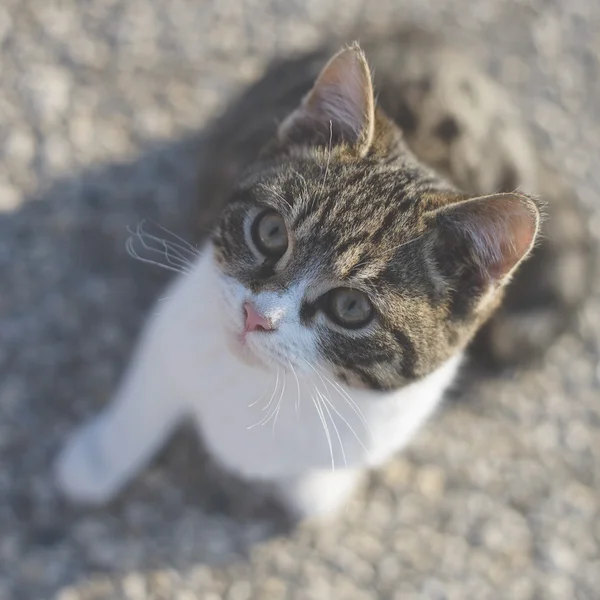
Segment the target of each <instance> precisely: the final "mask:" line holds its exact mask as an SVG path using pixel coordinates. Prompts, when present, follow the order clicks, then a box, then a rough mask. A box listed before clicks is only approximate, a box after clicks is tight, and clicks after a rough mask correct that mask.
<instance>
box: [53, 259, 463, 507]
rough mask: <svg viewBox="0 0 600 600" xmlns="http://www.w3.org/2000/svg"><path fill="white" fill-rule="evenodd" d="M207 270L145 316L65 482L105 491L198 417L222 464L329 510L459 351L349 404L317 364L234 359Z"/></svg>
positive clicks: (447, 378) (86, 496)
mask: <svg viewBox="0 0 600 600" xmlns="http://www.w3.org/2000/svg"><path fill="white" fill-rule="evenodd" d="M212 270H213V267H212V261H211V257H210V256H205V257H203V258H201V259H200V260H199V261H198V263H197V265H196V268H195V269H194V271H193V273H192V274H190V275H188V276H186V277H182V278H178V280H177V281H176V282H175V283H174V284H173V285H172V286H171V288H169V289H168V290H167V292H166V295H167V296H169V298H170V301H169V302H168V303H162V306H160V307H159V310H158V311H157V312H156V314H155V315H154V316H153V318H152V320H151V322H150V323H149V324H148V327H147V331H146V333H145V339H144V341H143V343H142V345H141V346H140V350H139V355H138V356H137V357H134V360H133V362H132V366H131V367H130V371H129V373H128V375H127V377H126V379H125V381H124V382H123V385H122V388H121V390H120V392H119V393H118V394H117V397H116V398H115V400H114V401H113V403H112V404H111V405H110V406H109V407H108V408H107V410H106V411H105V412H104V413H103V415H101V417H100V418H99V419H97V420H94V421H92V422H91V424H90V425H89V426H88V427H87V428H82V429H81V430H79V432H78V433H77V434H76V436H77V437H76V438H74V439H73V445H72V446H71V452H67V453H66V454H65V455H64V458H63V462H62V463H61V467H60V471H59V474H60V481H61V483H62V486H63V488H64V489H65V490H66V491H67V492H68V494H69V495H70V496H71V497H72V498H74V499H76V500H79V501H83V502H92V503H98V502H104V501H106V500H108V499H110V498H111V497H112V496H113V494H115V493H116V492H118V490H119V489H120V488H121V487H122V485H123V483H124V482H126V481H127V480H128V479H129V478H130V477H132V476H133V475H134V474H135V473H136V471H138V470H139V469H140V467H141V466H143V464H144V463H145V462H146V461H147V460H148V459H149V458H151V456H152V453H153V451H156V450H158V448H159V447H160V445H161V443H163V442H164V441H165V440H166V437H167V436H168V435H169V434H170V433H171V431H172V429H173V428H174V427H175V426H176V425H177V424H179V423H181V422H182V421H183V420H184V419H185V420H186V421H188V422H189V421H190V420H193V421H194V422H195V424H196V426H197V427H198V430H199V433H200V435H201V437H202V439H203V441H204V443H205V445H206V447H207V449H208V450H209V451H210V452H211V453H212V454H213V455H214V456H215V457H217V459H218V461H219V462H220V463H221V465H222V466H224V467H225V468H226V469H228V470H230V471H232V472H233V473H235V474H236V475H238V476H242V477H244V478H247V479H250V480H257V481H262V482H263V483H264V482H272V483H274V484H275V488H276V489H275V491H276V493H278V494H279V495H281V496H283V497H284V498H285V499H286V500H287V504H288V506H290V507H293V508H294V509H295V510H296V511H297V512H300V513H301V514H310V513H315V512H317V513H322V512H328V511H329V510H331V509H333V508H336V507H337V504H338V502H339V501H341V500H342V499H343V497H342V496H340V494H342V493H343V492H346V491H348V487H349V486H352V485H353V484H354V482H355V479H356V477H357V476H358V475H359V474H360V470H361V469H363V468H364V467H365V466H376V465H378V464H380V463H381V462H382V461H384V460H385V459H386V458H388V457H389V455H390V454H391V453H393V452H394V451H395V450H396V449H397V448H399V447H401V446H403V445H404V444H405V443H406V441H408V439H409V438H410V436H411V435H412V433H413V432H414V430H415V429H416V428H417V427H418V426H419V425H420V424H421V423H422V422H423V421H424V420H425V419H426V418H427V416H429V414H430V413H431V411H432V410H433V409H434V408H435V407H436V405H437V404H438V402H439V400H440V399H441V395H442V393H443V390H444V389H445V388H446V387H447V386H448V385H449V384H450V382H451V381H452V380H453V378H454V376H455V373H456V370H457V368H458V366H459V363H460V358H461V357H460V356H457V357H454V358H452V359H451V360H450V361H449V362H448V363H447V364H446V365H444V366H443V367H441V368H440V369H439V370H438V371H437V372H435V373H433V374H431V375H430V376H429V377H428V378H426V379H424V380H422V381H419V382H417V383H416V384H414V385H413V386H412V387H408V388H405V389H402V390H399V391H393V392H387V393H385V394H384V395H382V396H381V397H379V398H378V400H377V401H376V402H374V401H373V394H372V392H370V391H368V390H353V391H350V393H351V394H352V401H353V402H354V403H355V404H354V405H351V404H350V403H348V402H346V401H344V399H343V397H342V392H340V391H339V389H337V388H336V386H335V384H333V383H332V382H331V380H328V376H327V375H326V374H320V373H317V372H312V371H311V370H310V369H308V373H307V374H306V376H305V377H299V380H296V378H295V377H294V376H293V374H292V373H288V374H287V375H284V373H283V369H279V370H274V371H273V372H271V373H269V372H267V371H265V369H264V368H263V367H252V366H250V365H246V364H244V363H242V362H240V360H239V358H238V357H237V356H236V355H235V354H232V353H231V351H230V348H229V347H228V346H229V344H228V339H227V337H226V336H224V335H223V325H224V324H223V323H222V318H223V317H222V311H221V310H220V308H221V307H220V302H221V300H220V298H219V295H218V294H217V293H216V292H217V290H218V287H217V285H216V284H217V282H216V280H215V279H214V278H215V277H216V275H215V273H214V272H213V271H212ZM199 365H201V366H200V367H199ZM317 394H322V395H323V397H326V398H328V399H330V402H331V404H332V405H333V406H334V407H335V408H332V406H331V405H328V404H326V403H325V402H324V401H321V402H320V406H321V410H323V413H324V416H325V417H327V419H328V428H329V439H328V437H327V434H326V433H325V428H324V427H323V424H322V422H321V416H320V413H319V411H318V410H316V409H315V406H314V400H313V399H312V398H311V396H313V397H316V395H317ZM327 411H329V413H330V414H331V415H332V416H333V417H334V419H335V422H336V427H337V433H336V431H335V429H334V428H333V427H332V425H331V422H330V417H329V416H327ZM334 411H336V413H337V414H333V413H334ZM338 434H339V436H340V438H338V437H337V435H338ZM329 443H331V449H330V448H329ZM342 448H343V451H342ZM90 455H91V456H92V457H94V458H93V465H94V469H93V470H91V469H90V462H89V459H90ZM334 469H335V470H334ZM313 486H314V487H315V489H313ZM340 486H341V489H340ZM307 494H308V495H309V497H308V498H307V497H306V495H307Z"/></svg>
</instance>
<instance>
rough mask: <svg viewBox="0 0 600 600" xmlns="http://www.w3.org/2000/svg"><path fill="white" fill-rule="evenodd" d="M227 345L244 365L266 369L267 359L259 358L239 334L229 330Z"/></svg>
mask: <svg viewBox="0 0 600 600" xmlns="http://www.w3.org/2000/svg"><path fill="white" fill-rule="evenodd" d="M227 347H228V349H229V351H230V352H231V353H232V354H233V356H235V357H236V358H237V359H238V360H239V361H240V362H242V363H244V364H245V365H246V366H248V367H254V368H259V369H265V370H267V369H268V364H267V361H266V360H265V359H263V358H261V357H260V356H259V355H258V354H257V352H255V351H254V350H253V349H252V348H251V347H250V345H249V344H248V342H247V341H245V340H244V338H243V336H242V335H241V334H239V333H231V332H230V333H229V334H228V336H227Z"/></svg>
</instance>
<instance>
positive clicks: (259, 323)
mask: <svg viewBox="0 0 600 600" xmlns="http://www.w3.org/2000/svg"><path fill="white" fill-rule="evenodd" d="M244 312H245V314H246V323H245V325H244V333H246V332H248V331H271V330H272V329H274V328H273V325H272V324H271V322H270V321H269V319H267V318H266V317H265V316H263V315H261V314H260V313H259V312H258V311H257V310H256V309H255V308H254V306H252V304H250V303H249V302H246V303H244Z"/></svg>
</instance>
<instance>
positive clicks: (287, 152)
mask: <svg viewBox="0 0 600 600" xmlns="http://www.w3.org/2000/svg"><path fill="white" fill-rule="evenodd" d="M538 225H539V212H538V210H537V208H536V205H535V203H534V202H533V201H532V200H531V199H530V198H528V197H526V196H523V195H520V194H498V195H494V196H488V197H485V198H469V197H468V196H466V195H465V194H462V193H460V192H458V191H456V190H455V189H454V188H452V187H451V186H450V185H449V184H448V183H446V182H445V181H443V180H442V179H440V178H439V177H438V176H437V175H435V174H434V173H433V172H432V171H430V170H428V169H427V168H426V167H424V166H422V165H420V164H419V163H418V162H417V161H416V159H415V158H414V156H413V155H412V154H411V153H410V152H409V151H408V150H407V148H406V147H405V145H404V144H403V141H402V133H401V131H400V130H399V129H398V128H397V126H396V125H395V124H394V123H393V122H392V121H391V120H390V119H388V118H387V117H386V115H384V114H383V113H382V112H381V110H380V109H379V108H378V107H377V105H376V102H375V97H374V92H373V87H372V82H371V76H370V72H369V68H368V65H367V63H366V61H365V58H364V56H363V53H362V52H361V50H360V49H359V48H358V46H356V45H355V46H352V47H350V48H346V49H344V50H342V51H341V52H339V53H338V54H337V55H335V56H334V57H333V58H332V59H331V60H330V62H329V63H328V64H327V65H326V66H325V68H324V69H323V70H322V72H321V74H320V75H319V77H318V78H317V80H316V82H315V84H314V87H313V88H312V90H311V91H310V93H309V94H308V95H307V96H306V97H305V98H304V100H303V101H302V103H301V105H300V106H299V107H298V108H297V109H296V110H295V111H294V112H293V113H292V114H290V115H289V116H288V118H287V119H286V120H285V121H284V122H283V123H282V124H281V126H280V127H279V130H278V133H277V135H276V136H275V138H274V139H273V140H272V141H271V142H270V143H269V144H268V145H267V147H266V148H265V149H264V151H263V153H262V154H261V155H260V156H259V157H257V160H256V162H255V163H254V164H253V165H252V166H251V168H249V169H247V171H246V172H245V174H244V176H243V177H242V178H241V180H240V181H239V182H238V184H237V188H236V191H235V193H234V194H233V197H232V198H231V201H230V203H229V205H228V206H227V208H226V209H225V211H224V214H223V215H222V217H221V219H220V222H219V224H218V226H217V229H216V232H215V235H214V238H213V244H214V252H215V261H216V265H217V267H218V272H219V280H220V285H221V287H222V293H223V300H224V301H223V311H224V316H225V322H226V323H227V327H228V329H229V332H228V335H231V336H232V340H233V341H232V343H233V344H234V345H236V347H237V349H238V350H239V351H240V353H242V354H243V355H245V356H246V357H248V359H249V360H256V361H258V362H260V363H262V364H263V365H265V366H267V367H270V366H275V365H277V366H281V367H284V368H287V367H289V364H290V363H291V364H292V365H293V366H294V368H295V369H299V370H302V371H306V372H310V370H311V369H312V368H313V367H315V368H317V369H319V370H321V371H322V370H325V371H326V372H327V373H329V374H331V375H333V376H334V377H336V378H338V380H340V381H343V382H345V383H347V384H349V385H351V386H362V387H368V388H373V389H394V388H398V387H401V386H403V385H406V384H408V383H410V382H412V381H414V380H416V379H418V378H420V377H423V376H424V375H426V374H428V373H430V372H431V371H433V370H435V369H436V368H437V367H438V366H440V365H441V364H442V363H443V362H445V361H446V360H448V359H449V358H450V357H451V356H453V355H454V354H456V353H457V352H459V351H460V350H462V349H463V348H464V347H465V345H466V344H467V343H468V341H469V340H470V339H471V337H472V336H473V334H474V333H475V331H476V330H477V329H478V327H479V326H480V325H481V324H482V323H483V321H484V320H485V319H486V318H487V317H488V316H489V314H490V313H491V311H492V310H493V309H494V308H495V306H496V305H497V304H498V302H499V300H500V298H501V295H502V288H503V287H504V285H505V284H506V283H507V282H508V280H509V279H510V277H511V275H512V273H513V272H514V271H515V269H516V268H517V267H518V265H519V263H520V262H521V261H522V260H523V259H524V258H525V257H526V256H527V255H528V253H529V251H530V249H531V248H532V246H533V244H534V242H535V239H536V236H537V232H538Z"/></svg>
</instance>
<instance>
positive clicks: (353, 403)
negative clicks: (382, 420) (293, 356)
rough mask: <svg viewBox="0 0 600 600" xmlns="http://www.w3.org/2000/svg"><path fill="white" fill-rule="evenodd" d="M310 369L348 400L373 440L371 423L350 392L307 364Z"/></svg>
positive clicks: (320, 370) (316, 368)
mask: <svg viewBox="0 0 600 600" xmlns="http://www.w3.org/2000/svg"><path fill="white" fill-rule="evenodd" d="M307 364H308V366H309V367H311V368H312V369H313V370H314V371H315V373H316V374H317V375H318V376H319V377H321V378H322V379H321V380H323V378H324V379H325V380H326V381H328V382H329V383H330V384H331V385H332V386H333V387H334V388H335V389H336V390H337V391H338V393H339V394H340V395H341V396H342V398H343V399H344V400H346V402H347V403H348V405H349V406H350V408H351V409H352V410H353V411H354V413H355V414H356V416H357V417H358V418H359V419H360V420H361V422H362V424H363V425H364V426H365V429H366V430H367V432H368V433H369V435H370V436H371V438H373V432H372V431H371V427H370V426H369V422H368V421H367V419H366V417H365V415H364V414H363V412H362V410H360V406H358V404H357V403H356V401H355V400H353V399H352V397H351V396H350V395H349V394H348V392H346V390H344V388H343V387H342V386H341V385H340V384H339V383H336V382H335V381H332V380H331V379H329V377H327V375H326V374H325V373H323V371H322V369H318V367H316V366H314V365H311V364H310V363H307Z"/></svg>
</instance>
